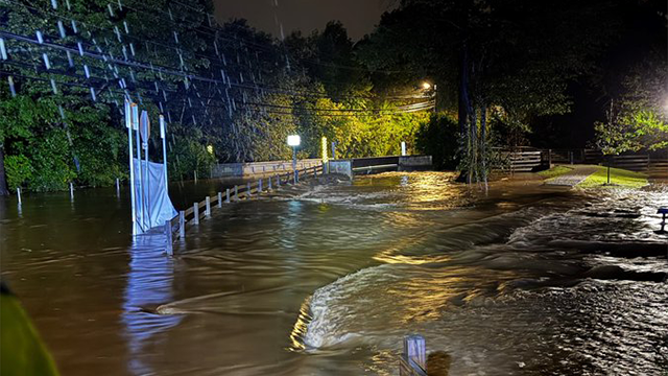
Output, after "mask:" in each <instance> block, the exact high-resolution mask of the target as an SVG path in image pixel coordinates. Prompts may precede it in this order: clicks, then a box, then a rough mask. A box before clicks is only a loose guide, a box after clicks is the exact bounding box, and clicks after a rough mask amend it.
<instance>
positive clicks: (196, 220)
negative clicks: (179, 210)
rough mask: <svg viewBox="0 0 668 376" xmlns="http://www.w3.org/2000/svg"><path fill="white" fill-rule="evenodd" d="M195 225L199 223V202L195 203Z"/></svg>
mask: <svg viewBox="0 0 668 376" xmlns="http://www.w3.org/2000/svg"><path fill="white" fill-rule="evenodd" d="M193 216H194V218H193V225H199V203H197V202H196V203H194V204H193Z"/></svg>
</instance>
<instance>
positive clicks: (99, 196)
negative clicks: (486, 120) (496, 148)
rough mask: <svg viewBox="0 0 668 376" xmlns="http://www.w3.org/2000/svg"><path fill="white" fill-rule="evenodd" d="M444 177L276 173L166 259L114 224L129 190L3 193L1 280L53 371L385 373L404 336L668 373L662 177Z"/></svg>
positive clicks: (469, 366) (500, 364) (186, 192)
mask: <svg viewBox="0 0 668 376" xmlns="http://www.w3.org/2000/svg"><path fill="white" fill-rule="evenodd" d="M453 178H454V176H451V175H449V174H446V173H434V172H422V173H385V174H381V175H371V176H365V177H360V178H359V179H357V180H356V181H355V182H354V184H350V183H345V182H341V183H339V184H332V185H326V186H325V185H315V186H306V185H304V186H300V187H285V188H284V189H282V190H281V191H280V192H278V193H276V194H274V195H271V196H267V197H263V198H261V199H260V200H252V201H246V202H241V203H238V204H231V205H226V206H224V208H223V209H221V210H217V211H215V212H214V215H213V217H212V218H211V219H210V220H206V221H202V223H201V224H200V226H199V228H197V229H194V230H193V231H191V232H189V233H188V237H187V238H186V240H185V243H183V244H181V245H180V246H179V247H177V248H176V249H175V257H173V258H170V257H166V256H165V254H164V253H163V252H162V250H160V249H159V247H155V246H154V245H151V244H150V243H147V242H141V241H137V242H134V243H132V242H131V241H130V240H129V239H128V236H127V231H128V229H129V228H130V227H129V221H128V219H129V218H130V216H129V213H128V212H129V208H128V206H127V197H126V196H125V193H124V194H123V195H122V196H121V197H120V198H116V197H115V196H114V191H113V190H90V191H80V192H79V194H78V195H77V196H76V197H75V200H74V201H73V202H71V201H70V200H69V197H68V194H67V193H64V194H62V195H61V194H48V195H31V196H27V197H25V198H24V203H23V208H22V211H21V212H20V213H19V211H18V210H17V206H16V204H15V202H13V201H11V199H9V200H5V201H0V205H3V207H2V208H0V209H2V210H0V215H1V216H2V217H1V218H0V250H1V252H2V254H1V256H2V276H3V278H4V279H7V280H8V281H9V282H10V284H11V286H12V288H13V289H14V290H15V291H16V292H17V294H18V295H19V296H20V297H21V299H22V301H23V302H24V304H25V306H26V308H27V310H28V312H29V313H30V314H31V316H32V317H33V319H34V321H35V324H36V326H37V328H38V329H39V330H40V332H41V334H42V335H43V337H44V339H45V341H46V343H47V344H48V345H49V347H50V348H51V349H52V352H53V353H54V356H55V358H56V361H57V362H58V365H59V367H60V369H61V372H62V374H64V375H73V376H79V375H81V376H88V375H91V374H104V375H146V374H157V375H196V376H197V375H202V376H204V375H240V376H246V375H268V374H270V375H324V376H328V375H332V376H333V375H360V374H369V375H397V374H398V368H397V355H398V353H399V351H400V350H401V339H402V337H403V336H404V335H405V334H408V333H420V334H422V335H424V336H425V337H426V339H427V346H428V348H429V349H430V350H442V351H446V352H448V353H449V354H450V355H451V356H452V359H453V363H452V368H451V375H469V374H487V375H500V374H503V375H564V374H569V375H571V374H572V375H599V374H609V375H627V374H634V373H635V374H644V375H654V374H661V373H662V372H665V370H666V369H668V359H667V358H666V356H665V354H667V353H668V345H667V342H666V340H667V339H668V313H667V312H668V299H666V297H668V284H667V283H666V282H665V275H666V273H667V272H668V262H667V261H666V258H665V257H663V256H662V255H661V254H660V253H657V249H660V248H661V247H662V246H666V250H667V251H668V245H666V242H667V239H666V238H665V237H661V236H660V235H657V234H655V233H654V232H653V231H654V230H656V229H657V225H658V222H659V220H660V218H659V216H658V215H656V207H657V206H668V187H666V186H657V185H655V186H651V187H647V188H644V189H642V190H633V191H624V190H617V189H610V190H605V191H604V192H600V191H599V192H590V191H580V190H566V189H563V188H562V187H552V186H542V185H540V182H499V183H493V184H491V186H490V189H489V192H488V193H485V192H483V191H479V190H478V189H477V188H473V189H471V188H470V187H467V186H465V185H462V184H458V183H455V182H453ZM207 184H211V185H207ZM218 188H219V187H218V186H216V184H214V183H211V182H209V183H205V182H201V183H200V184H199V185H197V186H183V187H179V186H174V187H172V189H171V190H170V192H172V194H174V195H175V196H180V197H181V198H177V199H176V200H175V201H177V202H180V201H183V202H186V203H187V202H193V201H194V200H195V199H199V198H201V197H202V196H203V195H207V194H210V193H209V192H215V191H216V190H217V189H218ZM622 251H623V252H622Z"/></svg>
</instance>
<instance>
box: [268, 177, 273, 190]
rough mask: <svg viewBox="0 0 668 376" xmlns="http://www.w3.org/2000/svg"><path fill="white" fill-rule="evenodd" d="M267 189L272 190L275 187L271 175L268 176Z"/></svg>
mask: <svg viewBox="0 0 668 376" xmlns="http://www.w3.org/2000/svg"><path fill="white" fill-rule="evenodd" d="M267 189H268V190H270V191H271V190H272V189H273V188H272V186H271V176H270V177H268V178H267Z"/></svg>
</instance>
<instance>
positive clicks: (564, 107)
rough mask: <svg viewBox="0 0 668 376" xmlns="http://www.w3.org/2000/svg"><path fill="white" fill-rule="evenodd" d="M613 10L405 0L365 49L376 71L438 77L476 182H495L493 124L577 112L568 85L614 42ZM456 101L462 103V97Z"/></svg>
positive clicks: (513, 1)
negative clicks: (497, 117) (495, 116)
mask: <svg viewBox="0 0 668 376" xmlns="http://www.w3.org/2000/svg"><path fill="white" fill-rule="evenodd" d="M616 6H617V4H616V2H615V1H611V0H592V1H588V2H581V1H575V0H568V1H557V0H547V1H540V2H536V1H527V0H506V1H490V0H464V1H454V0H441V1H432V0H403V1H401V2H400V5H399V7H398V8H397V9H396V10H394V11H391V12H388V13H386V14H385V15H384V16H383V18H382V20H381V23H380V26H379V28H378V29H377V31H376V32H375V33H374V34H372V35H371V36H370V37H369V38H368V40H366V41H365V46H366V47H365V50H363V51H360V53H359V55H360V56H361V57H362V59H363V60H364V61H365V62H366V63H367V64H368V66H370V67H371V68H374V69H386V70H391V69H401V68H404V69H410V70H412V71H413V72H414V73H415V74H420V73H421V74H423V75H425V76H429V77H434V79H435V81H436V83H437V84H438V87H439V88H440V89H439V92H440V93H444V94H445V96H444V98H446V99H450V101H451V102H450V108H456V109H457V113H458V122H459V125H460V133H461V134H462V141H463V146H462V151H463V155H462V161H463V162H464V166H465V167H466V168H467V169H468V171H467V174H466V175H467V180H468V181H472V180H483V181H484V180H486V176H487V171H488V170H489V165H488V163H487V157H486V155H487V154H488V153H487V149H488V145H487V144H488V142H489V138H488V133H489V132H488V126H489V124H488V121H487V118H488V115H489V110H490V108H493V107H501V108H502V109H503V112H504V113H505V114H506V116H507V117H508V118H509V120H510V121H508V122H507V123H525V124H526V123H528V122H529V121H530V120H531V118H532V117H535V116H538V115H545V114H557V113H564V112H566V111H568V109H569V105H570V103H569V98H568V97H567V96H566V95H565V88H566V86H567V83H568V82H569V81H570V80H572V79H574V78H575V77H578V76H580V75H582V74H585V73H587V72H588V71H589V70H590V69H591V67H592V64H593V57H595V56H596V54H597V53H598V52H600V50H601V48H602V47H603V46H605V44H606V43H607V42H608V41H609V40H610V37H611V36H612V35H613V34H614V31H615V27H616V25H617V24H618V22H619V21H618V20H617V18H616V15H615V9H616ZM452 93H456V95H452Z"/></svg>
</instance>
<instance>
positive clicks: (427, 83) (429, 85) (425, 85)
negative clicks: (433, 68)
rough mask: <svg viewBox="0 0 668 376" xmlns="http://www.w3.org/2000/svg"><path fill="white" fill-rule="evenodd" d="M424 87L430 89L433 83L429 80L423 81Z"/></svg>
mask: <svg viewBox="0 0 668 376" xmlns="http://www.w3.org/2000/svg"><path fill="white" fill-rule="evenodd" d="M422 88H424V89H425V90H429V89H431V84H430V83H429V82H427V81H425V82H423V83H422Z"/></svg>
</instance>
